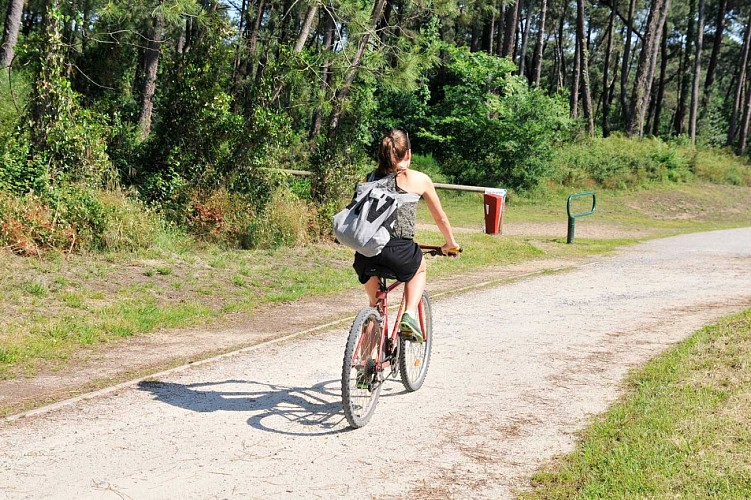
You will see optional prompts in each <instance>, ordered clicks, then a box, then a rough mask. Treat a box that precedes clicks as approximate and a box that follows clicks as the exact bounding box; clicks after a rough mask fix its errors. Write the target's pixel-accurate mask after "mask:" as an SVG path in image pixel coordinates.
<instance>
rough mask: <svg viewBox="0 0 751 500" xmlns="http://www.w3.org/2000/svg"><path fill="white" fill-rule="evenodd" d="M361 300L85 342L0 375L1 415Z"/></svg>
mask: <svg viewBox="0 0 751 500" xmlns="http://www.w3.org/2000/svg"><path fill="white" fill-rule="evenodd" d="M582 226H584V225H582ZM462 229H463V230H464V231H466V232H480V231H483V228H482V226H480V225H478V226H477V227H474V228H462ZM627 231H631V229H624V228H623V227H620V226H617V225H608V224H601V223H598V224H591V223H590V224H587V225H586V228H582V229H581V230H580V232H581V237H588V238H618V237H628V236H629V235H630V233H629V232H627ZM505 234H526V235H529V236H547V237H550V236H559V237H565V234H566V225H565V223H564V224H563V225H561V224H559V223H535V224H528V223H524V224H511V225H509V224H507V225H506V226H505ZM631 236H634V235H631ZM637 236H646V234H640V235H637ZM634 237H635V236H634ZM581 262H584V259H579V260H576V261H575V260H570V261H563V260H560V259H559V260H538V261H532V262H526V263H524V264H520V265H515V266H499V267H496V268H489V269H483V270H482V271H477V272H474V273H465V274H463V275H454V276H451V277H450V278H447V279H444V280H435V279H431V285H430V286H431V290H433V291H434V292H448V291H451V290H456V289H461V288H464V287H467V286H471V285H473V284H476V283H482V282H488V281H499V280H504V279H510V278H514V277H516V276H524V275H527V274H529V273H535V272H544V271H546V270H551V269H561V268H564V267H568V266H572V265H576V264H578V263H581ZM353 276H354V275H353ZM354 282H355V280H354V278H353V283H354ZM362 300H363V295H362V294H360V293H352V292H347V293H343V294H338V295H332V296H325V297H318V298H317V299H316V300H315V301H311V300H308V301H305V300H299V301H295V302H294V303H291V304H290V303H287V304H280V305H276V306H267V307H263V308H259V309H258V310H256V311H254V312H252V313H243V314H237V315H227V316H225V317H224V318H223V321H220V322H218V323H217V324H214V325H213V326H211V327H209V328H207V327H205V326H202V327H196V328H187V329H186V328H183V329H179V330H165V331H160V332H156V333H153V334H149V335H139V336H136V337H132V338H128V339H124V340H123V341H120V342H114V343H107V344H100V345H97V346H94V347H91V348H87V349H82V350H79V351H78V352H76V353H75V354H73V355H72V359H70V360H69V361H68V362H66V363H64V365H63V366H62V367H59V366H56V365H51V366H46V367H45V366H42V367H41V368H40V369H39V370H38V371H37V373H36V374H35V375H33V376H31V377H21V378H16V379H9V380H0V417H1V416H3V415H11V414H16V413H19V412H21V411H24V410H28V409H31V408H35V407H38V406H41V405H44V404H50V403H53V402H55V401H60V400H62V399H67V398H70V397H74V396H76V395H79V394H84V393H87V392H90V391H92V390H95V389H98V388H99V387H105V386H110V385H113V384H116V383H118V382H121V381H124V380H131V379H134V378H137V377H141V376H145V375H148V374H150V373H154V372H156V371H159V370H164V369H166V368H169V367H170V366H175V365H180V364H185V363H190V362H193V361H196V360H200V359H205V358H207V357H209V356H212V355H216V354H220V353H224V352H228V351H233V350H236V349H239V348H242V347H247V346H252V345H256V344H259V343H262V342H265V341H268V340H271V339H276V338H280V337H284V336H287V335H291V334H294V333H297V332H300V331H304V330H306V329H309V328H311V327H312V326H314V325H326V324H331V323H333V322H336V321H339V320H345V322H346V321H347V320H349V318H351V317H352V316H353V315H354V314H355V313H356V311H357V310H358V309H359V308H360V307H361V306H362ZM280 318H281V320H280Z"/></svg>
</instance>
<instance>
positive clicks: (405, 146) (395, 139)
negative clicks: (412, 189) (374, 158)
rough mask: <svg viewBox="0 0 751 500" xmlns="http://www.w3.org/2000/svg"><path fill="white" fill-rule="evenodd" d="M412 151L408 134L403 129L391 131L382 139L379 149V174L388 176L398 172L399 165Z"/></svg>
mask: <svg viewBox="0 0 751 500" xmlns="http://www.w3.org/2000/svg"><path fill="white" fill-rule="evenodd" d="M410 149H412V146H411V145H410V143H409V136H408V135H407V132H406V131H404V130H402V129H396V128H395V129H391V130H390V131H389V133H388V134H386V135H384V136H383V139H381V146H380V147H379V148H378V174H379V175H387V174H393V173H394V172H396V168H397V165H398V164H399V162H400V161H402V160H403V159H404V157H405V156H407V152H409V150H410Z"/></svg>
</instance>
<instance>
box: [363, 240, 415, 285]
mask: <svg viewBox="0 0 751 500" xmlns="http://www.w3.org/2000/svg"><path fill="white" fill-rule="evenodd" d="M421 263H422V252H421V251H420V246H419V245H418V244H417V243H415V242H414V240H401V239H394V238H392V239H391V240H389V242H388V243H386V246H385V247H383V250H382V251H381V253H379V254H378V255H376V256H375V257H365V256H364V255H361V254H359V253H355V262H354V264H352V267H354V268H355V272H356V273H357V278H358V279H359V280H360V283H362V284H365V283H366V282H367V281H368V280H369V279H370V277H371V276H386V277H388V278H392V279H397V280H399V281H409V280H411V279H412V277H413V276H414V275H415V274H416V273H417V270H418V269H419V268H420V264H421Z"/></svg>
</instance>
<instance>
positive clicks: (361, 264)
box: [352, 129, 459, 342]
mask: <svg viewBox="0 0 751 500" xmlns="http://www.w3.org/2000/svg"><path fill="white" fill-rule="evenodd" d="M411 161H412V149H411V145H410V142H409V136H408V135H407V132H405V131H404V130H401V129H394V130H391V131H390V132H389V133H388V134H386V135H385V136H383V139H381V145H380V147H379V149H378V168H377V169H376V171H375V172H374V175H373V178H372V179H371V180H378V179H381V178H383V177H386V176H388V175H391V174H395V175H394V176H393V180H392V181H391V182H393V183H394V184H395V186H392V187H395V188H396V189H397V191H399V192H400V193H411V194H414V195H417V197H416V200H415V201H414V202H412V203H404V204H402V205H401V206H400V207H399V208H397V211H396V219H395V221H394V224H393V227H392V230H391V239H390V240H389V242H388V243H387V244H386V246H385V247H384V248H383V250H382V251H381V253H380V254H378V255H376V256H375V257H365V256H364V255H362V254H360V253H355V262H354V264H353V265H352V267H354V268H355V271H356V272H357V276H358V278H359V280H360V283H362V284H364V285H365V291H366V293H367V294H368V298H369V300H370V305H371V307H372V306H375V305H376V303H377V299H376V294H377V293H378V291H379V288H380V284H379V280H378V276H377V275H378V270H379V269H383V268H385V269H386V270H389V271H391V272H392V273H393V274H394V276H396V279H397V280H399V281H402V282H404V284H405V286H404V297H405V312H404V314H403V315H402V319H401V321H400V323H399V330H400V332H403V333H404V334H405V335H408V336H410V337H412V338H413V339H414V341H415V342H422V341H423V335H422V331H421V330H420V323H419V321H418V320H417V317H418V316H417V307H418V304H419V303H420V298H421V297H422V293H423V291H424V290H425V284H426V281H427V276H426V265H425V260H424V259H423V255H422V251H421V250H420V247H419V246H418V244H417V243H415V242H414V240H413V238H414V236H415V224H416V222H417V211H416V209H417V199H419V197H422V198H423V199H424V200H425V203H426V204H427V206H428V210H429V211H430V214H431V215H432V216H433V219H434V220H435V223H436V224H437V225H438V229H440V231H441V234H442V235H443V237H444V238H445V240H446V243H445V244H444V245H443V246H442V247H441V251H442V252H443V253H444V254H448V253H451V252H452V250H453V251H456V250H458V248H459V244H458V243H457V242H456V240H455V239H454V234H453V232H452V231H451V224H449V220H448V217H447V216H446V213H445V212H444V211H443V208H442V207H441V201H440V200H439V199H438V195H437V194H436V191H435V186H433V181H432V180H430V177H428V176H427V175H425V174H424V173H422V172H418V171H416V170H411V169H410V168H409V165H410V162H411Z"/></svg>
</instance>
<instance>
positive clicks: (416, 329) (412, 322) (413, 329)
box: [399, 312, 425, 344]
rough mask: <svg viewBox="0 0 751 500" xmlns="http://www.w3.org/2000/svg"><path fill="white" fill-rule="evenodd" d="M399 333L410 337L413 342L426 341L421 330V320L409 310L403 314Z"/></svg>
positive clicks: (420, 342)
mask: <svg viewBox="0 0 751 500" xmlns="http://www.w3.org/2000/svg"><path fill="white" fill-rule="evenodd" d="M399 335H401V336H402V337H409V338H411V340H412V342H416V343H418V344H422V343H423V342H424V341H425V340H424V338H423V336H422V331H421V330H420V322H419V321H417V319H416V318H414V317H412V315H411V314H409V313H408V312H405V313H404V314H402V320H401V321H400V322H399Z"/></svg>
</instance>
